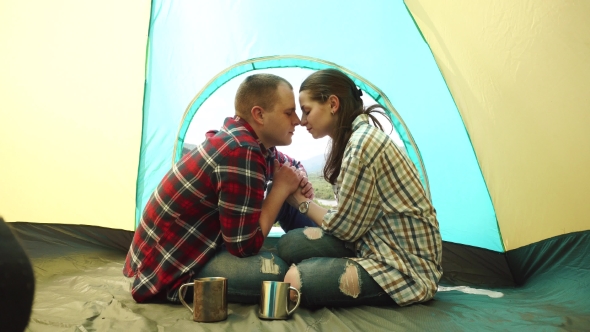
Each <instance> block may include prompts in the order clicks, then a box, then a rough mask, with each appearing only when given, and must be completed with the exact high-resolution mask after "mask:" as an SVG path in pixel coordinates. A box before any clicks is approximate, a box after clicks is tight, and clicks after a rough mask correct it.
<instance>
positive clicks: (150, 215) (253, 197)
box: [123, 118, 296, 302]
mask: <svg viewBox="0 0 590 332" xmlns="http://www.w3.org/2000/svg"><path fill="white" fill-rule="evenodd" d="M207 136H208V137H207V139H206V140H205V142H203V143H202V144H200V145H199V146H197V147H196V148H195V149H194V150H193V151H191V152H190V153H188V154H186V155H185V156H184V157H183V158H182V159H181V160H180V161H179V162H178V163H176V164H175V165H174V166H173V167H172V169H171V170H170V171H169V172H168V173H167V174H166V175H165V176H164V178H163V179H162V181H161V182H160V184H159V185H158V187H157V188H156V190H155V191H154V192H153V193H152V196H151V197H150V199H149V201H148V203H147V204H146V206H145V208H144V211H143V215H142V217H141V220H140V224H139V227H138V228H137V230H136V231H135V235H134V237H133V243H132V244H131V248H130V249H129V252H128V254H127V259H126V261H125V267H124V268H123V273H124V274H125V276H127V277H134V280H133V286H132V289H131V294H132V296H133V298H134V299H135V300H136V301H137V302H146V301H149V300H152V299H160V300H162V299H165V298H166V299H168V300H169V301H173V302H177V301H178V288H179V287H180V285H181V284H183V283H185V282H187V281H188V280H189V278H190V276H191V275H193V274H194V273H195V271H197V270H198V269H199V268H201V267H203V266H204V265H205V264H206V263H207V262H208V261H209V260H210V259H211V258H212V257H213V256H214V255H215V253H216V250H217V249H218V247H219V246H220V245H221V244H222V243H223V242H225V245H226V248H227V250H228V251H229V252H230V253H231V254H233V255H235V256H238V257H246V256H251V255H255V254H256V253H258V251H259V250H260V248H261V247H262V243H263V241H264V236H263V234H262V231H261V229H260V226H259V222H258V221H259V218H260V212H261V209H262V202H263V200H264V193H265V190H266V186H267V182H268V181H270V180H272V172H273V160H274V159H275V158H277V159H278V160H279V162H281V163H284V162H285V161H286V160H288V161H289V162H290V163H291V164H293V165H294V164H296V162H295V161H294V160H293V159H291V158H289V157H288V156H286V155H284V154H282V153H280V152H278V151H276V149H275V148H270V149H265V148H264V146H262V145H261V143H260V141H259V140H258V138H257V136H256V134H255V133H254V130H253V129H252V127H251V126H250V125H249V124H248V123H247V122H245V121H244V120H242V119H239V118H227V119H226V120H225V123H224V125H223V127H222V128H221V130H220V131H218V132H210V133H208V135H207Z"/></svg>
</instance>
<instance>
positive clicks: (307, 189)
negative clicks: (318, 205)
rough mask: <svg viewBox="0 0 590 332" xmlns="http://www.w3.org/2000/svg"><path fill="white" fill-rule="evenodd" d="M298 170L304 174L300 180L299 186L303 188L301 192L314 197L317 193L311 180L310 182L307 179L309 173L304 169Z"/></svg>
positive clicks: (308, 196)
mask: <svg viewBox="0 0 590 332" xmlns="http://www.w3.org/2000/svg"><path fill="white" fill-rule="evenodd" d="M297 172H300V173H301V176H302V177H301V182H299V188H301V193H302V194H303V195H304V196H305V197H307V198H308V199H313V198H314V196H315V194H314V190H313V186H312V184H311V182H309V180H308V179H307V174H305V172H304V171H302V170H298V171H297Z"/></svg>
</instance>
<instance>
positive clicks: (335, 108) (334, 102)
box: [328, 95, 340, 114]
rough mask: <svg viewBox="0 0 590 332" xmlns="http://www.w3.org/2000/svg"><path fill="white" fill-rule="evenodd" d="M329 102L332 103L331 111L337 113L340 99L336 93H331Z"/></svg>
mask: <svg viewBox="0 0 590 332" xmlns="http://www.w3.org/2000/svg"><path fill="white" fill-rule="evenodd" d="M328 103H330V113H332V114H336V112H338V110H339V109H340V99H338V96H336V95H330V97H328Z"/></svg>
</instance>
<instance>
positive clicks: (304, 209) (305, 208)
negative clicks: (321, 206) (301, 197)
mask: <svg viewBox="0 0 590 332" xmlns="http://www.w3.org/2000/svg"><path fill="white" fill-rule="evenodd" d="M309 203H311V201H305V202H301V204H299V212H301V213H303V214H306V213H307V211H308V210H309Z"/></svg>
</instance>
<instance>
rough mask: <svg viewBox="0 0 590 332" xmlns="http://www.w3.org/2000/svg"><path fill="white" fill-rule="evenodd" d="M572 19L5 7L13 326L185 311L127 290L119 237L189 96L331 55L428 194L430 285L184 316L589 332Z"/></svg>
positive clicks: (588, 76) (502, 13)
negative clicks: (307, 304) (19, 277)
mask: <svg viewBox="0 0 590 332" xmlns="http://www.w3.org/2000/svg"><path fill="white" fill-rule="evenodd" d="M588 14H590V3H588V2H585V1H570V2H559V1H550V0H540V1H529V0H527V1H518V2H513V1H501V0H494V1H486V2H474V1H468V0H457V1H453V2H450V3H449V2H441V1H434V0H405V1H401V0H397V1H377V0H373V1H366V2H363V3H359V2H353V1H308V0H301V1H297V2H286V1H283V2H276V1H270V0H256V1H235V0H224V1H215V2H204V1H202V2H201V1H188V0H187V1H168V0H153V1H151V3H150V2H146V1H125V2H115V1H110V0H107V1H100V2H99V1H83V2H81V1H71V0H69V1H68V0H59V1H51V2H46V1H40V0H24V1H23V0H21V1H15V0H7V1H2V2H1V3H0V40H1V41H2V45H3V47H2V52H1V53H0V60H1V61H0V71H1V73H2V75H1V76H0V87H1V88H0V108H1V112H0V138H1V139H0V148H1V149H0V151H2V159H1V160H0V215H2V216H4V218H5V219H6V220H7V221H8V222H9V223H8V224H9V226H10V228H11V229H12V232H13V233H14V234H15V235H16V236H17V238H19V241H20V243H22V245H23V247H24V248H25V250H26V252H27V253H28V255H29V257H31V260H32V263H33V268H34V271H35V277H36V282H37V290H36V293H35V300H34V301H35V302H34V304H33V308H32V314H31V319H30V322H29V327H28V329H30V330H32V331H35V330H52V331H53V330H55V331H62V330H63V331H66V330H68V331H71V330H79V331H85V330H89V331H90V330H98V331H101V330H113V331H118V330H130V329H131V330H134V329H137V330H145V331H148V330H160V328H163V329H173V330H174V329H181V328H190V327H191V326H194V325H192V324H196V323H192V322H191V321H190V313H189V312H188V311H185V310H184V308H182V307H180V306H175V305H138V304H135V303H134V302H133V300H132V299H131V297H130V295H129V294H128V287H129V280H127V279H126V278H124V277H123V276H122V275H121V274H120V270H121V268H122V263H123V260H124V256H125V253H126V250H127V248H128V245H129V243H130V240H131V236H132V231H133V230H134V229H135V225H136V223H137V221H138V217H139V214H140V213H141V211H142V209H143V206H144V205H145V203H146V201H147V199H148V197H149V195H150V194H151V191H152V190H153V189H154V188H155V186H156V185H157V183H158V181H159V180H160V179H161V177H162V176H163V174H164V173H165V172H166V171H167V170H168V169H169V167H170V166H171V165H172V163H173V162H174V161H175V160H177V159H178V158H179V157H180V155H181V152H182V145H183V142H184V138H185V135H186V131H187V128H188V126H189V125H190V123H191V120H192V119H193V117H194V116H195V114H196V113H197V112H198V111H199V107H200V106H201V105H202V104H203V103H204V102H205V101H206V100H207V98H209V97H210V96H211V95H212V93H214V92H215V91H216V90H217V89H218V88H219V87H220V86H222V85H224V84H225V83H227V82H228V81H230V80H231V79H232V78H235V77H237V76H238V75H241V74H244V73H247V72H254V71H256V70H260V69H269V68H288V67H298V68H309V69H321V68H328V67H336V68H339V69H341V70H343V71H345V72H346V73H347V74H348V75H350V76H351V77H352V78H353V79H354V80H355V82H356V83H357V85H358V86H359V87H360V88H361V89H363V90H364V91H365V93H367V94H368V95H370V96H371V97H373V98H374V99H375V100H376V101H377V102H379V103H380V104H382V105H383V106H384V107H386V109H387V110H388V114H389V115H390V117H391V118H392V120H393V121H394V125H395V129H396V131H397V133H398V134H399V135H400V137H401V138H402V140H403V142H404V145H405V148H406V150H407V152H408V156H409V157H410V159H411V160H412V162H413V163H414V164H415V165H416V167H417V169H418V170H419V172H420V175H421V179H422V182H423V184H424V186H425V188H426V189H427V191H428V192H429V194H430V196H431V198H432V200H433V203H434V205H435V207H436V209H437V213H438V217H439V222H440V227H441V234H442V237H443V240H444V251H443V268H444V270H445V271H444V277H443V282H442V283H441V288H440V290H439V293H438V294H437V296H436V297H435V299H434V300H433V301H430V302H429V303H426V304H421V305H416V306H412V307H408V308H372V307H367V308H365V307H361V308H349V309H333V308H326V309H322V310H318V311H308V310H305V309H303V310H299V311H298V312H297V313H296V314H295V317H294V318H293V319H292V321H286V322H263V321H259V320H258V319H257V318H256V315H255V308H253V307H252V306H241V305H232V306H231V307H230V309H231V312H232V313H233V314H231V313H230V318H229V319H228V321H227V322H224V323H220V324H218V325H207V326H206V327H202V326H200V327H202V328H204V329H210V330H233V329H235V330H242V329H243V327H244V326H250V327H251V329H261V330H271V329H272V330H274V329H283V330H303V329H309V330H336V329H338V330H340V329H344V330H366V329H370V327H373V328H372V329H377V330H378V329H387V330H390V329H394V330H399V329H404V330H406V329H407V330H426V329H444V330H476V329H477V330H480V329H481V330H484V329H514V328H525V329H531V330H532V329H535V330H536V329H538V328H540V327H543V326H546V327H548V328H549V329H551V330H554V329H555V330H557V329H565V330H584V329H587V328H588V326H590V309H589V308H590V301H589V300H588V295H590V284H589V283H588V280H590V278H588V277H589V273H588V271H589V268H590V258H588V255H585V253H586V252H587V251H588V250H590V244H589V243H590V241H589V240H590V232H589V230H590V218H589V217H588V214H587V211H586V208H585V207H586V204H587V202H588V200H589V198H590V192H589V191H588V189H587V188H589V187H590V175H589V172H588V169H590V149H589V148H588V146H589V143H590V131H588V130H587V128H589V127H590V106H589V105H590V93H588V91H589V90H590V47H589V46H588V45H590V23H589V21H588V20H587V19H586V18H587V17H588ZM228 112H229V113H228V114H231V112H232V110H228ZM215 125H217V124H215ZM269 241H272V239H270V240H269ZM269 245H270V244H269ZM244 324H249V325H244ZM273 324H274V325H273Z"/></svg>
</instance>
